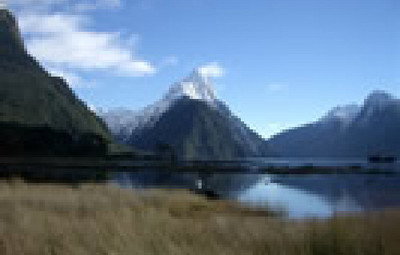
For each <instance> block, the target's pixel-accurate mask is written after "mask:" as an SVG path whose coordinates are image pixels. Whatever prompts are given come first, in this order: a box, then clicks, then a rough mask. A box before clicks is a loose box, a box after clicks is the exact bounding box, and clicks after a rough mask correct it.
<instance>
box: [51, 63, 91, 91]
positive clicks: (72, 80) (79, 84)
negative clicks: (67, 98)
mask: <svg viewBox="0 0 400 255" xmlns="http://www.w3.org/2000/svg"><path fill="white" fill-rule="evenodd" d="M49 72H50V74H51V75H53V76H56V77H62V78H63V79H64V80H65V81H66V82H67V83H68V84H69V86H70V87H71V88H93V87H95V86H96V82H95V81H91V80H87V79H84V78H82V77H81V76H79V75H78V74H76V73H75V72H69V71H66V70H61V69H57V68H49Z"/></svg>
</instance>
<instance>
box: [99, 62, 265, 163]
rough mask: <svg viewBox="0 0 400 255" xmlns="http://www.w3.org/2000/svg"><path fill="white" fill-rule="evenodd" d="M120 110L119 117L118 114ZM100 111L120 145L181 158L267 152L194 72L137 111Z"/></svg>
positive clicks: (207, 157) (250, 154) (249, 155)
mask: <svg viewBox="0 0 400 255" xmlns="http://www.w3.org/2000/svg"><path fill="white" fill-rule="evenodd" d="M118 112H120V114H119V113H118ZM127 113H129V110H121V109H120V110H111V111H108V112H102V111H100V112H99V114H100V116H102V117H103V119H104V120H105V121H106V123H107V124H108V126H109V127H110V129H111V130H112V132H113V134H114V136H115V137H116V138H117V139H118V140H119V141H120V142H122V143H126V144H130V145H131V146H133V147H136V148H139V149H145V150H154V149H157V147H158V146H159V145H160V144H168V145H170V146H171V147H172V149H173V150H174V151H175V153H176V154H177V156H178V157H181V158H185V159H232V158H238V157H251V156H262V155H268V154H269V153H270V151H269V149H268V148H267V147H268V146H267V144H266V143H265V141H264V140H263V139H262V138H261V137H260V136H258V135H257V134H256V133H255V132H254V131H252V130H251V129H249V128H248V127H247V126H246V125H245V124H244V123H243V122H242V121H241V120H240V119H239V118H237V117H236V116H234V115H233V114H232V113H231V111H230V110H229V108H228V107H227V106H226V105H225V104H224V103H223V102H222V101H220V100H218V98H217V96H216V93H215V91H214V89H213V86H212V83H211V81H210V79H209V78H208V77H206V76H205V75H203V74H202V73H201V72H200V71H199V70H194V71H193V72H192V73H191V74H190V75H189V76H188V77H186V78H184V79H183V80H182V81H180V82H176V83H174V84H173V85H172V86H171V87H170V89H169V90H168V92H167V93H166V94H165V95H164V96H163V97H162V99H161V100H158V101H157V102H155V103H154V104H151V105H149V106H147V107H145V108H144V109H143V110H142V111H137V112H134V111H131V112H130V113H131V115H130V117H127V116H126V114H127Z"/></svg>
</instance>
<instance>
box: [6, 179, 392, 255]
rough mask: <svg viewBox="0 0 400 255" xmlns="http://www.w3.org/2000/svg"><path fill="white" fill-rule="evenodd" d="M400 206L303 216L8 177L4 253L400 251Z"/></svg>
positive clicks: (171, 194) (181, 196)
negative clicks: (286, 217) (273, 214)
mask: <svg viewBox="0 0 400 255" xmlns="http://www.w3.org/2000/svg"><path fill="white" fill-rule="evenodd" d="M399 227H400V213H399V212H396V211H386V212H381V213H374V214H370V215H362V216H361V215H354V216H346V217H337V218H334V219H331V220H327V221H307V222H295V221H287V220H283V219H280V218H277V217H271V216H268V214H267V213H257V212H252V211H249V210H246V209H241V208H239V207H238V206H236V205H235V204H232V203H229V202H221V201H207V200H206V199H204V198H202V197H198V196H195V195H192V194H189V193H186V192H183V191H143V192H133V191H131V190H123V189H119V188H117V187H109V186H101V185H84V186H81V187H78V188H72V187H67V186H56V185H32V184H24V183H21V182H16V183H0V254H2V255H8V254H18V255H19V254H33V255H36V254H38V255H39V254H40V255H45V254H76V255H79V254H110V255H111V254H174V255H180V254H227V255H228V254H229V255H231V254H233V255H234V254H274V255H275V254H277V255H279V254H288V255H290V254H296V255H301V254H346V255H347V254H400V249H399V247H400V243H399V241H400V228H399Z"/></svg>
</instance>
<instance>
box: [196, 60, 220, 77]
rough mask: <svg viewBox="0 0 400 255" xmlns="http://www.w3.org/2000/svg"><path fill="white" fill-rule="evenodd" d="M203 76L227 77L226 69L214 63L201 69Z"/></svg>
mask: <svg viewBox="0 0 400 255" xmlns="http://www.w3.org/2000/svg"><path fill="white" fill-rule="evenodd" d="M199 72H200V74H201V75H203V76H205V77H210V78H217V77H222V76H224V75H225V70H224V68H223V67H222V66H221V65H220V64H219V63H217V62H212V63H208V64H205V65H203V66H201V67H199Z"/></svg>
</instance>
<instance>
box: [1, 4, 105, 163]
mask: <svg viewBox="0 0 400 255" xmlns="http://www.w3.org/2000/svg"><path fill="white" fill-rule="evenodd" d="M0 131H1V132H0V154H3V155H4V154H12V155H14V154H46V155H47V154H54V153H55V154H80V153H81V152H82V150H80V149H79V148H82V146H84V147H85V146H86V147H85V148H86V153H88V154H91V153H99V152H100V151H104V150H105V147H106V144H107V143H108V142H109V139H110V136H109V134H108V131H107V128H106V126H105V124H103V122H102V120H100V119H99V118H98V117H97V116H96V115H95V114H94V113H93V112H91V111H90V110H89V109H88V107H87V106H86V105H85V104H84V103H83V102H82V101H81V100H79V99H78V98H77V97H76V95H75V94H74V93H73V91H72V90H71V89H70V88H69V86H68V85H67V84H66V83H65V81H64V80H62V79H61V78H57V77H52V76H51V75H50V74H49V73H47V72H46V71H45V70H44V69H43V68H42V67H41V66H40V65H39V64H38V62H37V61H36V60H35V59H34V58H33V57H32V56H30V55H29V54H27V52H26V50H25V48H24V45H23V41H22V39H21V35H20V33H19V30H18V26H17V22H16V20H15V18H14V16H13V15H12V14H11V13H10V12H9V11H7V10H0ZM39 133H40V135H38V134H39ZM29 134H32V135H29ZM58 138H59V139H58ZM11 144H12V145H13V146H10V145H11ZM28 144H29V146H28ZM35 145H37V146H36V147H37V148H36V147H35ZM46 146H47V149H39V148H44V147H46ZM13 148H14V149H13Z"/></svg>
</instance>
